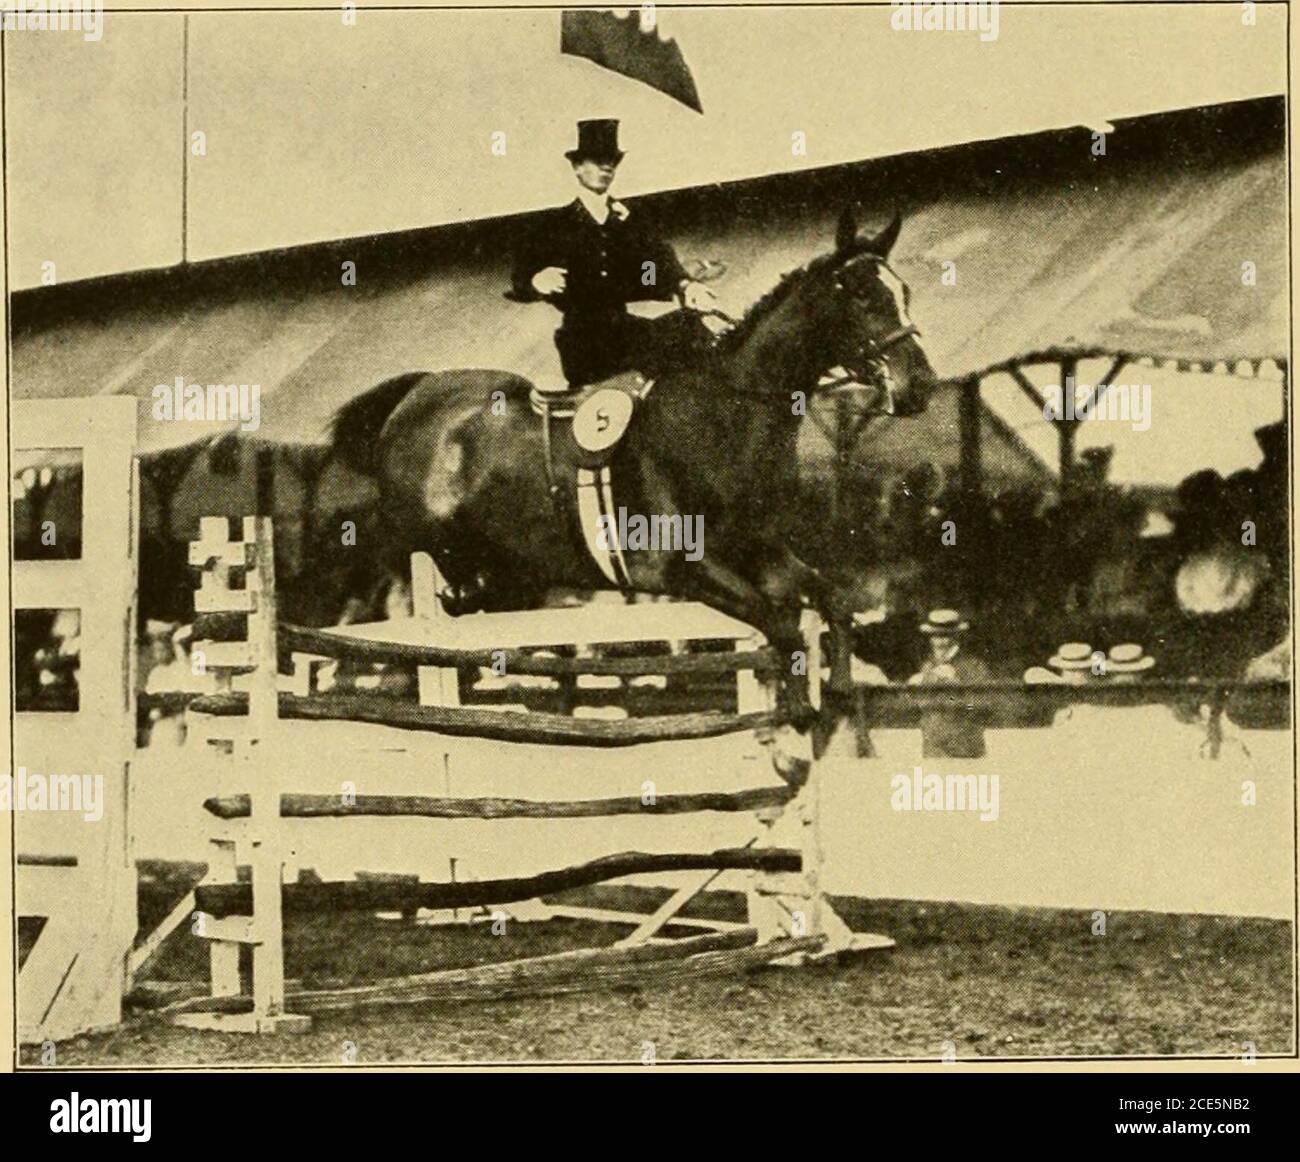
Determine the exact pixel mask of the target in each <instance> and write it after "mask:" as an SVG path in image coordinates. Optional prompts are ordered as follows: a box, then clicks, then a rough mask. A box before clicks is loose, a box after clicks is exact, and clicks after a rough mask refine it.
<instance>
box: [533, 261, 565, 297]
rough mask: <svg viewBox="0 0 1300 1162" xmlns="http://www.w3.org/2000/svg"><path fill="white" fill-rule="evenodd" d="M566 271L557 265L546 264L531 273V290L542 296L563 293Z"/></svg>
mask: <svg viewBox="0 0 1300 1162" xmlns="http://www.w3.org/2000/svg"><path fill="white" fill-rule="evenodd" d="M568 273H569V272H568V271H567V270H565V269H563V268H562V267H559V266H546V267H543V268H542V269H541V270H539V271H538V272H537V273H536V274H535V275H533V290H535V291H536V292H537V293H538V294H539V295H541V296H542V297H543V298H551V297H552V296H554V295H562V294H564V288H565V279H566V278H567V277H568Z"/></svg>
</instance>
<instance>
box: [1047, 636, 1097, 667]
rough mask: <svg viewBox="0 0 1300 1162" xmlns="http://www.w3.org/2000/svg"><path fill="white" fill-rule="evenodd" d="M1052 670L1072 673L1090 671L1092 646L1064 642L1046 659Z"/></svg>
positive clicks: (1083, 643) (1082, 643) (1084, 643)
mask: <svg viewBox="0 0 1300 1162" xmlns="http://www.w3.org/2000/svg"><path fill="white" fill-rule="evenodd" d="M1047 664H1048V665H1049V666H1051V667H1052V669H1053V670H1062V671H1067V670H1068V671H1074V670H1091V669H1092V646H1090V645H1089V644H1088V643H1087V642H1065V643H1064V644H1062V645H1061V646H1058V647H1057V650H1056V653H1054V654H1053V655H1052V656H1051V657H1050V658H1048V659H1047Z"/></svg>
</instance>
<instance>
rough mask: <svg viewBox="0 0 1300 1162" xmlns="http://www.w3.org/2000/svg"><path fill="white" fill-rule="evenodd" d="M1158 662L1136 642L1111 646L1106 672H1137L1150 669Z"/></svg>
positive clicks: (1107, 656)
mask: <svg viewBox="0 0 1300 1162" xmlns="http://www.w3.org/2000/svg"><path fill="white" fill-rule="evenodd" d="M1155 664H1156V660H1155V658H1153V657H1152V656H1151V655H1150V654H1148V653H1147V652H1146V651H1145V650H1144V649H1143V648H1142V647H1141V646H1140V645H1138V644H1137V643H1136V642H1125V643H1124V644H1123V645H1118V646H1111V647H1110V651H1109V652H1108V653H1107V654H1106V672H1107V673H1108V674H1137V673H1140V672H1141V671H1142V670H1149V669H1151V667H1152V666H1154V665H1155Z"/></svg>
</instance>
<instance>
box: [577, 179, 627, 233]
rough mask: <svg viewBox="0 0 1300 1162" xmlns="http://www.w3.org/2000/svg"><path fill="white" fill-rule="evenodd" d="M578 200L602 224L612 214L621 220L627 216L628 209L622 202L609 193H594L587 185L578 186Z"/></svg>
mask: <svg viewBox="0 0 1300 1162" xmlns="http://www.w3.org/2000/svg"><path fill="white" fill-rule="evenodd" d="M578 202H579V203H580V204H581V205H582V207H583V208H584V209H585V210H586V211H587V213H588V214H590V215H591V216H592V217H593V218H594V219H595V220H596V221H597V222H598V223H600V225H602V226H603V225H604V224H605V223H606V222H607V221H608V220H609V216H610V214H613V215H614V217H615V218H617V219H618V220H619V221H620V222H622V221H623V220H624V219H626V218H627V214H628V209H627V207H626V206H625V205H623V203H622V202H620V201H617V200H615V199H614V198H611V197H610V196H609V195H608V194H595V193H592V191H591V190H589V189H587V188H586V186H579V187H578Z"/></svg>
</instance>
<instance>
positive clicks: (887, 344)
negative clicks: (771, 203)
mask: <svg viewBox="0 0 1300 1162" xmlns="http://www.w3.org/2000/svg"><path fill="white" fill-rule="evenodd" d="M864 258H870V259H873V260H874V261H875V262H876V263H877V265H878V266H880V267H881V268H883V269H884V270H887V271H888V272H889V273H890V274H892V275H893V276H894V277H895V278H896V279H898V281H899V283H902V282H903V280H902V278H900V277H899V275H898V272H897V271H896V270H894V268H893V267H892V266H890V265H889V263H888V261H887V260H886V259H885V258H884V257H883V256H882V255H879V254H873V253H870V252H864V253H862V254H859V255H855V256H854V258H853V259H852V261H854V262H857V261H859V260H860V259H864ZM786 277H791V276H789V275H787V276H786ZM834 285H835V290H836V291H838V292H839V293H841V294H851V293H852V292H851V291H849V289H848V287H846V286H845V285H844V284H843V283H842V282H841V281H840V279H839V277H838V275H837V276H836V278H835V284H834ZM699 313H700V314H702V315H707V316H711V317H713V318H716V319H719V320H720V321H722V322H723V323H726V324H727V326H728V327H734V326H736V325H737V324H739V322H740V320H739V319H737V318H735V317H734V316H732V315H729V314H728V313H727V312H726V311H723V310H721V309H719V308H717V307H714V308H712V309H710V310H707V311H701V312H699ZM920 334H921V329H920V327H918V326H917V325H916V324H915V323H901V324H899V325H898V326H897V327H895V328H894V329H893V330H892V331H890V332H888V333H887V334H885V335H882V336H880V337H879V338H875V337H872V336H868V337H867V338H866V339H864V340H863V341H862V344H861V346H860V347H859V348H858V351H857V352H856V356H857V359H859V360H861V365H860V366H856V367H855V366H852V365H850V364H848V363H844V364H840V366H842V367H843V368H844V370H845V374H844V375H841V376H829V375H826V376H822V377H821V378H820V379H819V380H818V382H817V386H816V388H815V389H814V390H815V394H817V395H825V396H833V397H837V398H840V399H843V398H845V397H847V396H852V395H857V394H860V393H861V392H864V391H873V392H877V393H883V394H885V395H886V396H888V394H889V392H888V387H887V385H886V384H885V383H884V382H883V380H882V378H881V376H880V374H879V369H880V368H882V367H885V366H886V364H885V355H886V354H887V353H888V352H889V351H891V350H892V349H893V348H895V347H897V346H898V344H899V343H902V342H903V341H904V340H906V339H912V338H916V337H919V336H920ZM731 394H733V395H737V396H745V397H750V398H755V399H771V400H775V401H776V402H778V403H784V402H785V397H784V396H781V395H779V394H772V393H770V392H765V391H746V390H745V389H743V388H733V389H732V391H731ZM863 411H864V414H867V413H875V409H872V408H868V409H863ZM878 414H880V415H891V414H892V409H886V408H881V409H880V410H879V413H878Z"/></svg>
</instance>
